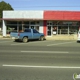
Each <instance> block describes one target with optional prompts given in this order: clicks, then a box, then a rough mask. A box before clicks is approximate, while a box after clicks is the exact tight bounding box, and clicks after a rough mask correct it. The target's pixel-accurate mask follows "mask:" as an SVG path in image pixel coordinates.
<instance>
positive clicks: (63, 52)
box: [21, 51, 69, 54]
mask: <svg viewBox="0 0 80 80" xmlns="http://www.w3.org/2000/svg"><path fill="white" fill-rule="evenodd" d="M21 52H22V53H27V52H28V53H49V54H50V53H62V54H65V53H69V52H67V51H21Z"/></svg>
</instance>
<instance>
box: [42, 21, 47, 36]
mask: <svg viewBox="0 0 80 80" xmlns="http://www.w3.org/2000/svg"><path fill="white" fill-rule="evenodd" d="M43 33H44V35H45V36H46V35H47V21H46V20H44V21H43Z"/></svg>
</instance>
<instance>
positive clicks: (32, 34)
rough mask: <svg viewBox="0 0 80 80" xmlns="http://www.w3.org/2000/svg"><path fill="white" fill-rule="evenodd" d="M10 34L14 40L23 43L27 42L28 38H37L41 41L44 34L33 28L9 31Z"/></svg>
mask: <svg viewBox="0 0 80 80" xmlns="http://www.w3.org/2000/svg"><path fill="white" fill-rule="evenodd" d="M10 36H11V38H12V39H14V41H17V40H20V41H22V42H24V43H26V42H28V41H29V40H33V39H38V40H41V41H43V40H44V39H45V36H44V34H43V33H39V32H38V31H37V30H35V29H25V30H24V31H23V32H11V33H10Z"/></svg>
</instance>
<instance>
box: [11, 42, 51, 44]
mask: <svg viewBox="0 0 80 80" xmlns="http://www.w3.org/2000/svg"><path fill="white" fill-rule="evenodd" d="M46 42H51V41H37V42H28V43H20V44H19V43H16V44H11V45H22V44H34V43H46Z"/></svg>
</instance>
